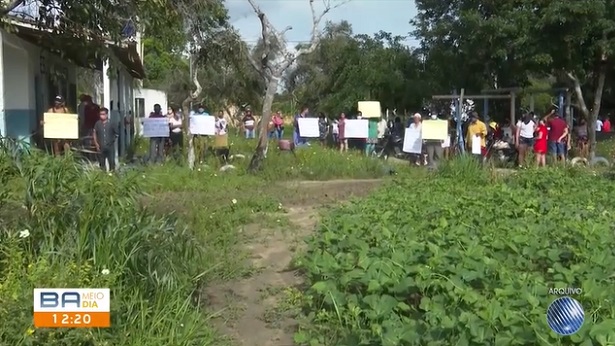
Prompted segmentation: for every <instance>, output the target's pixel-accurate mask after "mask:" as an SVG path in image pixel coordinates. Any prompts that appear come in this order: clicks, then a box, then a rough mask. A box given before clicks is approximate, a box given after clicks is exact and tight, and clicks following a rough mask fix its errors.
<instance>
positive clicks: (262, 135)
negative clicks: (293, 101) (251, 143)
mask: <svg viewBox="0 0 615 346" xmlns="http://www.w3.org/2000/svg"><path fill="white" fill-rule="evenodd" d="M279 82H280V79H279V78H278V77H277V76H271V77H270V78H269V81H268V82H267V90H266V92H265V100H264V101H263V110H262V116H261V124H260V132H259V134H258V145H257V146H256V150H255V151H254V155H252V160H251V161H250V166H249V167H248V171H250V172H252V173H254V172H257V171H260V170H261V169H262V165H263V160H264V159H265V156H266V155H267V148H268V146H269V121H271V107H272V106H273V99H274V97H275V93H276V92H277V91H278V83H279Z"/></svg>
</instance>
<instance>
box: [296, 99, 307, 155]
mask: <svg viewBox="0 0 615 346" xmlns="http://www.w3.org/2000/svg"><path fill="white" fill-rule="evenodd" d="M308 112H309V108H308V107H305V106H304V107H302V108H301V112H300V113H299V114H297V115H295V120H294V122H293V125H294V127H295V129H294V131H293V142H294V143H295V147H299V146H302V145H309V143H308V141H307V140H306V139H305V138H303V137H301V136H300V132H299V119H301V118H306V117H307V114H308Z"/></svg>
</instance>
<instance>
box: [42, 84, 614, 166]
mask: <svg viewBox="0 0 615 346" xmlns="http://www.w3.org/2000/svg"><path fill="white" fill-rule="evenodd" d="M47 113H69V110H68V109H67V107H66V106H65V103H64V99H63V98H62V97H61V96H57V97H56V98H55V100H54V104H53V106H52V107H51V108H50V109H49V110H48V111H47ZM78 113H79V119H80V136H91V138H92V142H93V146H94V148H95V150H96V152H97V153H98V159H99V164H100V166H101V168H103V169H106V162H107V161H108V162H109V168H110V169H111V170H114V169H115V145H116V141H117V138H118V137H119V127H118V124H113V125H112V124H111V122H110V121H109V110H108V109H106V108H101V107H100V106H98V105H96V104H95V103H94V102H92V99H91V98H90V97H89V96H87V95H82V97H81V103H80V105H79V109H78ZM189 116H210V114H209V113H208V112H207V111H206V110H205V107H204V106H203V105H202V104H200V105H198V106H197V107H196V109H195V110H194V111H192V112H190V115H189ZM308 116H309V108H308V107H303V108H301V110H300V112H298V113H297V114H296V115H295V116H294V120H293V126H294V131H293V135H292V140H290V141H286V140H283V136H284V125H285V120H284V116H283V115H282V113H281V112H280V111H277V112H275V113H274V114H273V115H272V117H271V119H270V121H269V124H268V127H267V131H268V137H269V138H270V139H276V140H279V141H280V142H289V143H292V146H293V147H300V146H308V145H310V143H309V141H308V139H307V138H304V137H301V135H300V131H299V126H298V122H299V119H301V118H305V117H308ZM148 117H149V118H166V119H167V120H168V124H169V135H168V136H167V137H154V138H150V145H149V155H148V161H149V162H151V163H161V162H163V161H164V160H165V157H166V156H168V155H169V154H172V155H173V156H175V157H176V158H177V159H179V157H180V155H181V154H180V153H181V149H182V148H183V143H184V130H183V128H184V117H183V114H182V113H181V110H179V109H176V108H174V107H169V108H168V109H167V112H166V114H165V113H163V112H162V109H161V106H160V105H159V104H156V105H155V106H154V110H153V111H152V112H151V113H150V114H149V116H148ZM349 118H350V117H347V115H346V114H345V113H340V114H339V116H337V117H327V116H326V115H325V114H324V113H322V112H321V113H318V130H319V138H318V142H319V143H320V144H321V145H323V146H333V147H335V148H337V149H338V150H339V151H341V152H345V151H347V150H348V148H349V139H348V138H346V121H347V120H348V119H349ZM352 118H353V119H362V118H363V117H362V113H361V112H357V114H356V115H354V116H353V117H352ZM435 119H438V117H437V116H436V115H430V117H429V119H427V121H428V120H435ZM368 120H369V122H368V137H367V138H366V139H359V140H353V139H351V141H354V142H355V145H354V146H356V147H359V148H361V149H362V150H364V151H365V154H366V155H371V154H373V153H374V151H375V150H376V145H377V144H378V143H379V141H381V140H382V139H383V138H384V137H385V135H389V136H392V137H396V138H403V137H404V131H405V130H406V129H407V128H413V129H420V127H421V125H422V123H423V121H424V120H423V116H422V115H421V114H420V113H416V114H414V115H413V116H412V117H411V118H410V119H409V120H408V122H407V123H406V124H404V123H403V122H402V119H401V118H400V117H395V119H394V121H391V122H387V121H386V120H385V119H383V118H369V119H368ZM240 127H241V131H242V132H243V135H244V136H245V138H247V139H255V138H256V136H257V135H256V134H257V129H258V127H259V123H258V121H257V119H256V117H255V116H254V115H253V113H252V111H251V110H250V109H249V108H248V109H246V110H245V112H244V113H243V114H242V117H241V126H240ZM449 130H450V131H451V133H450V138H449V139H448V140H447V141H423V153H422V154H419V155H411V157H413V159H412V158H411V160H412V161H414V163H415V164H417V165H421V164H427V163H433V162H434V161H435V160H437V159H441V158H445V157H447V156H448V155H449V154H450V152H449V150H450V149H449V148H450V147H452V146H454V145H455V144H454V142H455V140H454V138H456V137H457V136H456V134H455V130H456V126H455V123H454V121H451V124H450V126H449ZM595 130H596V132H606V133H608V132H611V122H610V115H607V116H604V117H600V119H598V120H597V122H596V124H595ZM463 131H464V134H465V136H464V138H465V144H466V148H467V150H468V151H469V152H474V153H476V156H479V157H481V159H484V158H485V157H487V156H488V155H489V151H490V147H489V146H490V145H491V144H492V143H493V142H494V141H504V142H507V143H510V144H511V145H512V146H513V147H514V149H515V151H516V153H517V160H516V161H517V163H518V164H519V166H522V165H523V164H525V163H526V158H527V154H528V153H529V152H532V151H533V153H534V154H535V164H536V165H537V166H545V165H546V163H547V159H546V158H547V155H548V154H551V155H552V157H553V159H554V160H553V161H554V162H564V161H565V160H566V158H567V154H568V151H569V150H570V149H571V139H572V137H574V140H575V142H576V144H577V145H576V148H577V149H578V152H577V154H578V155H579V156H581V157H587V155H588V131H589V127H588V124H587V122H586V121H585V120H584V119H582V118H581V119H575V122H574V126H573V128H572V129H570V128H569V125H568V123H567V122H566V120H564V119H563V118H562V116H561V115H560V114H559V113H558V112H557V109H555V108H554V109H552V110H551V111H550V112H549V113H548V114H546V115H545V116H543V117H542V118H539V117H537V116H536V115H535V114H534V113H533V112H527V113H525V114H524V115H523V116H522V117H521V119H520V120H519V121H518V122H517V123H515V124H514V125H512V124H511V123H510V122H509V121H504V122H502V123H496V122H491V123H489V125H488V126H487V124H486V123H485V122H483V121H481V120H480V117H479V115H478V113H477V112H475V111H474V112H471V113H470V119H469V122H468V123H467V124H465V125H464V126H463ZM227 133H228V122H227V120H226V118H225V116H224V112H223V111H220V112H218V114H217V115H216V120H215V134H216V136H219V135H226V134H227ZM206 137H207V136H204V135H193V141H194V147H195V153H196V155H197V157H196V159H197V160H200V161H202V160H203V159H204V156H205V147H206V142H205V141H206ZM473 137H479V138H480V146H481V148H480V154H478V153H477V152H476V151H473V150H472V143H473ZM445 142H446V143H447V144H446V145H445ZM51 144H52V151H53V153H54V154H57V153H60V152H61V151H66V150H68V149H66V148H65V146H66V141H62V140H53V141H52V143H51ZM286 145H287V146H288V144H286ZM280 148H282V147H280Z"/></svg>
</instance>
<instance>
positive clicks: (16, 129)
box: [0, 17, 145, 154]
mask: <svg viewBox="0 0 615 346" xmlns="http://www.w3.org/2000/svg"><path fill="white" fill-rule="evenodd" d="M11 18H12V17H11ZM9 22H10V24H11V25H12V26H13V28H12V29H13V30H11V32H8V31H6V30H0V42H1V44H0V135H2V136H7V137H12V138H16V139H20V140H22V141H23V142H25V143H28V144H30V145H38V146H41V145H42V143H43V142H44V141H43V138H42V134H41V133H42V131H41V125H40V123H41V120H42V118H43V113H44V112H45V111H46V110H47V109H48V108H50V106H51V105H52V102H53V99H54V97H55V96H56V95H61V96H63V97H64V98H65V100H66V105H67V107H68V108H69V109H70V110H72V111H74V112H75V113H76V112H77V104H78V102H79V100H78V95H77V83H76V79H77V78H76V77H77V76H76V71H77V67H78V66H81V67H86V68H92V69H95V70H98V71H101V72H102V74H101V75H102V78H103V97H102V98H103V102H102V104H101V106H105V107H107V108H108V109H110V110H111V119H112V120H115V121H120V120H122V121H120V124H121V133H122V135H121V136H120V145H119V151H120V154H122V153H123V152H124V151H125V148H127V146H128V144H129V143H130V141H131V138H132V135H131V131H129V130H128V129H126V128H125V124H126V122H125V121H123V120H125V119H128V118H130V117H132V116H133V115H134V112H133V110H134V109H133V108H134V102H133V100H134V88H133V85H134V81H135V80H139V79H143V78H144V77H145V72H144V69H143V63H142V60H141V56H140V54H139V52H140V51H141V47H140V46H141V44H140V39H139V35H138V34H137V37H136V40H134V39H133V40H130V41H127V42H125V43H122V44H114V43H111V42H108V43H107V45H108V47H109V48H110V49H111V50H112V52H113V53H114V54H115V57H117V60H118V61H119V62H120V64H118V67H110V65H109V63H108V62H107V61H102V60H101V59H99V58H96V57H94V56H93V55H94V54H93V50H92V52H88V51H84V49H73V50H71V49H70V44H68V43H67V45H66V46H65V47H52V46H51V45H50V44H51V43H52V42H57V40H55V41H54V40H53V39H52V37H53V35H54V34H53V33H52V32H51V31H47V30H45V29H40V28H38V27H37V25H36V24H34V23H29V22H28V21H27V20H24V19H22V18H13V19H10V20H9ZM59 51H62V56H60V54H58V52H59ZM109 70H111V71H110V72H109Z"/></svg>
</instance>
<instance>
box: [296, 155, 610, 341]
mask: <svg viewBox="0 0 615 346" xmlns="http://www.w3.org/2000/svg"><path fill="white" fill-rule="evenodd" d="M452 165H453V166H449V167H447V168H446V169H445V170H444V171H443V172H442V173H436V175H435V176H433V177H430V178H428V179H419V180H417V179H407V178H404V177H400V178H399V179H398V180H397V181H395V182H394V183H392V184H390V185H389V186H388V187H386V188H384V189H383V190H381V191H379V192H377V193H375V194H374V195H373V196H371V197H369V198H367V199H365V200H362V201H357V202H355V203H352V204H350V205H348V206H344V207H340V208H338V209H336V210H333V211H332V212H331V213H329V214H328V215H327V216H326V217H325V218H324V219H323V220H322V225H321V226H320V229H319V232H318V233H317V234H315V235H314V236H313V237H311V239H310V240H309V241H308V250H307V253H306V254H305V256H302V257H301V258H300V259H299V260H298V264H299V266H300V267H301V268H302V269H303V270H304V271H305V273H306V275H307V279H308V281H307V284H308V287H309V289H307V291H306V296H305V302H304V308H305V311H306V314H307V316H306V317H307V322H308V323H306V324H305V325H304V326H303V328H302V329H301V330H300V332H299V333H297V334H296V337H295V339H296V341H297V342H298V343H300V344H312V345H316V344H319V345H320V344H324V345H391V346H397V345H477V346H478V345H543V344H544V345H572V344H583V345H591V344H593V345H607V344H610V343H612V342H613V340H615V334H614V333H613V327H615V310H614V309H613V308H612V306H611V304H610V303H609V302H610V301H612V300H613V299H615V296H614V295H613V293H612V290H611V289H610V288H611V287H612V286H613V284H614V282H613V278H612V277H611V275H610V273H612V272H614V271H615V258H614V254H613V252H612V248H613V246H615V243H614V241H613V231H612V217H613V216H612V215H613V213H615V209H614V208H613V207H612V203H610V201H611V196H610V193H609V192H608V191H610V189H611V188H612V187H613V186H612V185H613V183H612V182H610V181H607V180H604V179H600V178H596V177H595V176H592V175H588V174H586V173H585V172H582V171H575V170H570V171H567V170H556V169H546V170H545V169H542V170H530V171H524V172H522V173H519V174H517V175H514V176H511V177H509V178H505V179H504V178H493V179H492V178H490V176H489V175H488V172H485V171H481V170H480V169H479V168H477V167H474V168H473V167H472V166H471V165H470V164H469V163H467V162H465V163H462V162H460V163H452ZM460 165H461V166H460ZM453 169H455V170H456V171H457V172H459V171H461V172H463V176H457V175H454V174H451V172H452V170H453ZM451 197H453V198H451ZM579 201H583V203H579ZM551 287H580V288H582V290H583V294H582V295H581V296H580V297H578V299H579V300H580V301H581V303H582V304H583V306H584V308H585V311H586V321H585V324H584V326H583V328H582V329H581V331H580V332H579V333H578V334H576V335H573V336H571V337H569V338H560V337H558V336H556V335H555V334H554V333H553V332H551V331H550V329H549V327H548V326H547V323H546V319H545V314H546V309H547V307H548V305H549V303H550V302H551V301H552V300H553V299H554V298H555V297H553V296H549V294H548V289H549V288H551Z"/></svg>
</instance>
